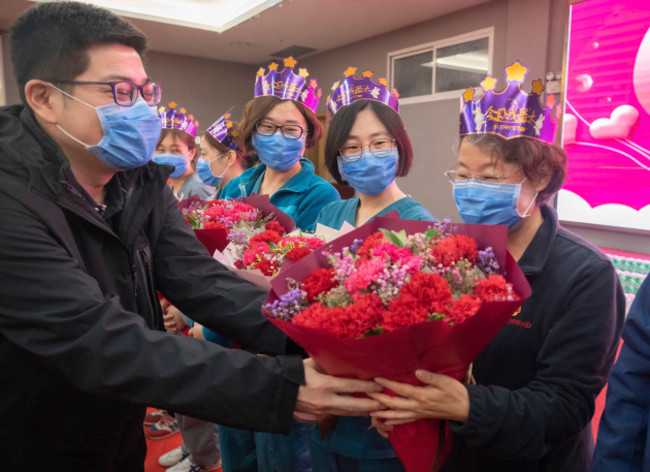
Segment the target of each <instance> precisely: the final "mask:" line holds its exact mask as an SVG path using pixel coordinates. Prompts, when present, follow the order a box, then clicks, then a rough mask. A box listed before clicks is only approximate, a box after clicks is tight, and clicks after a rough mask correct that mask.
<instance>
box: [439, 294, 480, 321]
mask: <svg viewBox="0 0 650 472" xmlns="http://www.w3.org/2000/svg"><path fill="white" fill-rule="evenodd" d="M479 308H481V299H480V298H478V297H476V296H474V295H461V296H460V298H459V299H458V300H454V301H453V302H451V306H450V307H449V310H448V311H447V316H448V317H447V318H445V321H446V322H447V323H450V324H451V323H453V324H459V323H462V322H463V321H465V320H466V319H467V318H470V317H472V316H474V315H475V314H476V313H477V312H478V310H479Z"/></svg>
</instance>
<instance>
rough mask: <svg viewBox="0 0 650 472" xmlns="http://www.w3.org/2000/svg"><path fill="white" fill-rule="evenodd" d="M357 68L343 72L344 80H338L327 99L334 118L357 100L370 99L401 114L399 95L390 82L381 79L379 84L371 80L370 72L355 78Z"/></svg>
mask: <svg viewBox="0 0 650 472" xmlns="http://www.w3.org/2000/svg"><path fill="white" fill-rule="evenodd" d="M356 72H357V68H356V67H348V68H347V70H346V71H345V72H343V76H344V78H343V80H338V81H336V82H334V85H332V91H331V92H330V95H329V97H327V109H328V110H329V111H330V113H331V114H332V116H333V115H334V114H335V113H336V112H337V111H339V110H340V109H341V107H343V106H345V105H349V104H350V103H353V102H356V101H357V100H362V99H368V100H375V101H378V102H381V103H384V104H386V105H388V106H389V107H391V108H392V109H393V110H395V111H396V112H397V113H399V103H398V101H397V99H398V98H399V94H398V93H397V90H395V89H392V90H391V89H390V87H389V86H388V81H387V80H386V79H385V78H383V77H382V78H380V79H379V83H376V82H375V81H373V80H372V79H371V77H372V72H370V71H369V70H367V71H365V72H363V74H361V78H357V77H356V76H355V74H356Z"/></svg>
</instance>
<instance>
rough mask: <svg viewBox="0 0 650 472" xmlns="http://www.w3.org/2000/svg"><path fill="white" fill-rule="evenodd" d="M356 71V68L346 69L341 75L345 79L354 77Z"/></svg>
mask: <svg viewBox="0 0 650 472" xmlns="http://www.w3.org/2000/svg"><path fill="white" fill-rule="evenodd" d="M356 71H357V68H356V67H348V68H347V69H345V72H343V75H344V76H346V77H350V76H351V75H354V74H355V72H356Z"/></svg>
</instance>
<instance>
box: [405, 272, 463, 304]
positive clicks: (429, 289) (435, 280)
mask: <svg viewBox="0 0 650 472" xmlns="http://www.w3.org/2000/svg"><path fill="white" fill-rule="evenodd" d="M400 297H406V298H407V299H408V297H411V298H412V299H414V300H417V301H418V303H419V304H420V305H421V306H422V308H424V309H425V310H426V311H427V313H446V308H447V305H448V304H449V303H450V302H451V290H450V289H449V285H448V284H447V281H446V280H445V279H444V278H443V277H441V276H440V275H438V274H425V273H424V272H416V273H415V274H413V277H411V281H410V282H409V283H407V284H405V285H404V287H402V289H401V290H400Z"/></svg>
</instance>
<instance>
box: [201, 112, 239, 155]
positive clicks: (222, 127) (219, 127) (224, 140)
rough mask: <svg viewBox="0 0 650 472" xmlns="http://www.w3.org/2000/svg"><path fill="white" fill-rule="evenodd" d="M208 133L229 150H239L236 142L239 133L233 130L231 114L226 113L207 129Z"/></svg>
mask: <svg viewBox="0 0 650 472" xmlns="http://www.w3.org/2000/svg"><path fill="white" fill-rule="evenodd" d="M207 132H208V133H210V135H211V136H212V137H213V138H214V139H216V140H217V141H219V142H220V143H221V144H223V145H224V146H226V147H227V148H229V149H232V150H233V151H237V150H239V148H238V147H237V145H236V144H235V142H234V139H235V138H236V137H237V135H238V133H237V131H236V130H234V129H232V121H230V113H226V114H225V115H223V116H222V117H221V118H219V119H218V120H217V121H215V122H214V123H212V125H211V126H210V127H209V128H208V129H207Z"/></svg>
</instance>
